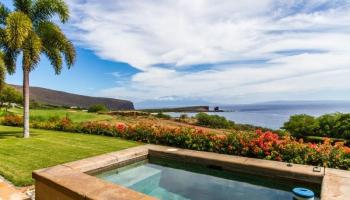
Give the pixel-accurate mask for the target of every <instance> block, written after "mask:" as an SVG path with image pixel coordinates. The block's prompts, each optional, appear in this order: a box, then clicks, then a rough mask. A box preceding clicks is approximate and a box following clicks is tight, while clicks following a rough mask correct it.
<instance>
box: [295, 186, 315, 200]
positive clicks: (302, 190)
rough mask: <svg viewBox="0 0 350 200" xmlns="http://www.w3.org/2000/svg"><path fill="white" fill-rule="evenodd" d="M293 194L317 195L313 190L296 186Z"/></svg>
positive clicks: (310, 196) (299, 195)
mask: <svg viewBox="0 0 350 200" xmlns="http://www.w3.org/2000/svg"><path fill="white" fill-rule="evenodd" d="M293 194H294V195H295V196H298V197H302V198H313V197H315V194H314V192H313V191H311V190H309V189H306V188H294V189H293Z"/></svg>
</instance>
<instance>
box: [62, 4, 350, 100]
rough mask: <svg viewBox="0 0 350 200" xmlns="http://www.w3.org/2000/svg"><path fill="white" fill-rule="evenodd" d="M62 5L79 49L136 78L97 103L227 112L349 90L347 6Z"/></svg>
mask: <svg viewBox="0 0 350 200" xmlns="http://www.w3.org/2000/svg"><path fill="white" fill-rule="evenodd" d="M68 3H69V4H70V6H71V8H72V14H73V21H72V23H71V26H70V28H71V29H72V30H74V32H72V33H71V34H72V35H73V37H74V38H75V39H76V40H77V41H78V42H80V43H81V44H82V45H83V46H85V47H86V48H90V49H92V50H93V51H94V52H95V53H96V54H97V55H99V56H101V57H102V58H105V59H109V60H114V61H122V62H126V63H129V64H130V65H132V66H134V67H135V68H137V69H139V70H141V72H139V73H137V74H136V75H134V76H133V77H131V78H130V80H126V81H123V82H119V83H118V85H117V86H116V87H113V88H109V89H106V90H104V91H102V92H101V94H103V95H105V96H112V97H123V98H128V99H133V100H136V101H142V100H147V99H159V98H161V97H164V96H170V97H171V96H181V97H184V98H196V99H200V98H201V99H206V100H209V101H213V102H220V103H235V102H254V101H260V100H264V101H265V100H274V99H281V98H283V99H287V98H290V99H305V98H319V97H324V96H325V95H324V94H326V93H327V92H329V90H333V91H336V90H339V91H344V90H350V80H349V79H348V78H347V77H350V45H348V44H350V2H349V1H348V0H246V1H240V2H239V3H238V2H237V1H230V0H227V1H215V0H191V1H188V0H178V1H174V0H144V1H137V0H128V1H123V0H104V1H100V0H85V1H77V0H68ZM303 51H305V52H303ZM307 52H309V53H307ZM294 54H296V55H294ZM242 60H245V61H249V60H250V61H251V60H265V61H266V62H250V64H249V65H247V64H239V63H241V61H242ZM235 63H236V64H235ZM237 63H238V64H237ZM157 64H163V65H164V67H159V66H158V67H157ZM201 64H210V67H209V69H208V67H203V66H201ZM340 96H341V95H340ZM344 98H349V99H350V96H349V95H348V94H344Z"/></svg>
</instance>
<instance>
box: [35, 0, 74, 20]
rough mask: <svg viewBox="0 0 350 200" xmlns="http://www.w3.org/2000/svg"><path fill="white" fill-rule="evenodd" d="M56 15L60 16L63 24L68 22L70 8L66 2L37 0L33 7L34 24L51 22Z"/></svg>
mask: <svg viewBox="0 0 350 200" xmlns="http://www.w3.org/2000/svg"><path fill="white" fill-rule="evenodd" d="M54 15H58V17H59V18H60V20H61V22H62V23H65V22H67V21H68V19H69V8H68V6H67V4H66V3H65V2H64V0H37V1H36V2H35V4H34V5H33V12H32V16H33V17H32V20H33V21H34V22H38V21H45V20H50V19H51V18H52V17H53V16H54Z"/></svg>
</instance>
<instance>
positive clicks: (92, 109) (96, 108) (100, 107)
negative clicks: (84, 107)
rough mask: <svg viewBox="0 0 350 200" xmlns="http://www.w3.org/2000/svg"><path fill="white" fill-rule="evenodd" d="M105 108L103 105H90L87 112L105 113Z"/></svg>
mask: <svg viewBox="0 0 350 200" xmlns="http://www.w3.org/2000/svg"><path fill="white" fill-rule="evenodd" d="M107 110H108V109H107V107H106V106H105V105H103V104H96V105H92V106H90V108H89V109H88V112H102V111H107Z"/></svg>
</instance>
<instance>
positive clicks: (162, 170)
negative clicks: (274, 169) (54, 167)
mask: <svg viewBox="0 0 350 200" xmlns="http://www.w3.org/2000/svg"><path fill="white" fill-rule="evenodd" d="M207 170H209V171H211V173H207V174H203V173H197V172H194V171H196V170H184V169H177V168H173V167H169V166H164V165H159V164H153V163H149V162H148V161H143V162H139V163H135V164H132V165H129V166H126V167H122V168H118V169H114V170H111V171H108V172H104V173H101V174H98V175H96V176H97V177H98V178H101V179H103V180H106V181H108V182H112V183H115V184H119V185H122V186H125V187H128V188H130V189H132V190H135V191H138V192H141V193H144V194H147V195H150V196H153V197H156V198H158V199H161V200H228V199H231V200H243V199H244V200H292V199H293V194H292V193H291V192H290V191H291V188H292V186H291V185H288V186H287V187H286V186H285V185H283V184H280V183H278V182H275V181H274V180H271V179H269V178H263V179H262V178H258V177H254V176H252V175H250V179H249V178H248V179H247V178H245V177H242V176H240V175H237V174H236V175H235V174H233V173H231V174H230V175H227V174H226V172H222V171H220V170H217V169H207ZM197 171H198V170H197ZM208 174H221V175H222V174H226V175H225V177H229V179H228V178H223V177H218V176H213V175H208ZM235 176H237V177H235ZM245 179H246V181H245ZM252 180H256V181H252ZM264 182H265V183H266V184H264ZM275 186H276V187H275ZM298 186H299V185H298ZM287 188H288V189H287Z"/></svg>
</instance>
